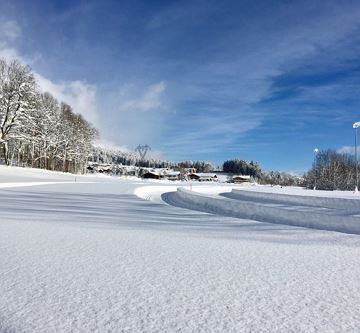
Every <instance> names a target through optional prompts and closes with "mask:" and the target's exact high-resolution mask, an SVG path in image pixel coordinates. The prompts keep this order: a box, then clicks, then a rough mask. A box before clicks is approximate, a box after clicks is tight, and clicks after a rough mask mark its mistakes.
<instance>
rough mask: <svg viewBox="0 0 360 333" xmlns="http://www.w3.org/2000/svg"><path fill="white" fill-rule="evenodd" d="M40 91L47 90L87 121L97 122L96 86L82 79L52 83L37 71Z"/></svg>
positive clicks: (36, 75) (95, 123)
mask: <svg viewBox="0 0 360 333" xmlns="http://www.w3.org/2000/svg"><path fill="white" fill-rule="evenodd" d="M35 78H36V81H37V83H38V85H39V88H40V90H41V91H44V92H49V93H51V94H52V95H53V96H55V97H56V98H57V99H58V100H59V101H62V102H65V103H68V104H69V105H71V107H72V108H73V110H74V111H75V112H77V113H80V114H82V115H83V116H84V117H85V118H86V119H87V120H88V121H90V122H91V123H93V124H94V125H97V124H98V123H99V117H98V111H97V100H96V87H95V86H94V85H91V84H89V83H87V82H83V81H70V82H60V83H54V82H52V81H51V80H49V79H47V78H45V77H44V76H42V75H41V74H39V73H35Z"/></svg>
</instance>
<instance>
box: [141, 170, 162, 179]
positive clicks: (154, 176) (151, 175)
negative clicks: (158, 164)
mask: <svg viewBox="0 0 360 333" xmlns="http://www.w3.org/2000/svg"><path fill="white" fill-rule="evenodd" d="M142 178H144V179H164V178H165V177H164V175H163V174H160V173H159V172H156V171H148V172H145V173H144V174H143V175H142Z"/></svg>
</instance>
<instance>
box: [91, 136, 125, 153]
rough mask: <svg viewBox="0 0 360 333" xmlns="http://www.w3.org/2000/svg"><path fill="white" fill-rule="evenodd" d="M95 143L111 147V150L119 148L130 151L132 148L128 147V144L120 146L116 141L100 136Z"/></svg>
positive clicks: (102, 146) (107, 147)
mask: <svg viewBox="0 0 360 333" xmlns="http://www.w3.org/2000/svg"><path fill="white" fill-rule="evenodd" d="M94 145H95V146H96V147H100V148H104V149H109V150H119V151H122V152H124V153H130V150H129V148H128V147H126V146H119V145H117V144H116V143H114V142H112V141H109V140H106V139H102V138H100V139H99V140H98V141H96V142H95V143H94Z"/></svg>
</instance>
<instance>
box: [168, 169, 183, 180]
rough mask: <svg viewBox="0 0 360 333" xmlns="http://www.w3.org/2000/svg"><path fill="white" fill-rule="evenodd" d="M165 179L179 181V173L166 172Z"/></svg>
mask: <svg viewBox="0 0 360 333" xmlns="http://www.w3.org/2000/svg"><path fill="white" fill-rule="evenodd" d="M165 178H166V179H168V180H180V172H179V171H166V173H165Z"/></svg>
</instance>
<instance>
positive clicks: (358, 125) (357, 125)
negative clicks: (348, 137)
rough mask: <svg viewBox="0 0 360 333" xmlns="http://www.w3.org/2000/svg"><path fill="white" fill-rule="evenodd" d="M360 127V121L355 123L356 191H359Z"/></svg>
mask: <svg viewBox="0 0 360 333" xmlns="http://www.w3.org/2000/svg"><path fill="white" fill-rule="evenodd" d="M358 127H360V121H358V122H356V123H354V124H353V128H354V129H355V174H356V183H355V193H357V192H358V184H359V176H358V160H357V129H358Z"/></svg>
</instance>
